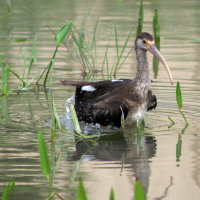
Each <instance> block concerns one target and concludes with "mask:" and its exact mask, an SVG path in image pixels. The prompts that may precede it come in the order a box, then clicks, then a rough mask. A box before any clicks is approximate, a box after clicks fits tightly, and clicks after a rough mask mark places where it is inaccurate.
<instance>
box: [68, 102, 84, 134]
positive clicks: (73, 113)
mask: <svg viewBox="0 0 200 200" xmlns="http://www.w3.org/2000/svg"><path fill="white" fill-rule="evenodd" d="M70 112H71V117H72V122H73V125H74V130H75V132H76V133H77V134H82V131H81V127H80V124H79V122H78V117H77V115H76V111H75V108H74V105H72V104H70Z"/></svg>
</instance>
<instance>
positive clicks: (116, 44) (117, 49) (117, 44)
mask: <svg viewBox="0 0 200 200" xmlns="http://www.w3.org/2000/svg"><path fill="white" fill-rule="evenodd" d="M114 28H115V47H116V52H117V58H118V57H119V41H118V34H117V27H116V25H114Z"/></svg>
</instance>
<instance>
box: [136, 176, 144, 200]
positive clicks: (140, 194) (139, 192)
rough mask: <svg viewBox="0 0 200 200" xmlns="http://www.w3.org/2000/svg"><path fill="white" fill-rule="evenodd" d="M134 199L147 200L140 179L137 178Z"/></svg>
mask: <svg viewBox="0 0 200 200" xmlns="http://www.w3.org/2000/svg"><path fill="white" fill-rule="evenodd" d="M134 200H146V194H145V192H144V188H143V186H142V182H141V181H140V180H136V182H135V186H134Z"/></svg>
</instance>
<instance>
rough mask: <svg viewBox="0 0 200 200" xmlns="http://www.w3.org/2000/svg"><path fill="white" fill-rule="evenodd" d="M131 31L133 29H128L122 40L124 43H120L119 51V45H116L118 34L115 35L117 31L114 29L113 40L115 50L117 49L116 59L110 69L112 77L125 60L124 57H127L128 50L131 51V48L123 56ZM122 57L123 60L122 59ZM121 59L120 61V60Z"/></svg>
mask: <svg viewBox="0 0 200 200" xmlns="http://www.w3.org/2000/svg"><path fill="white" fill-rule="evenodd" d="M132 32H133V30H131V31H130V33H129V34H128V36H127V38H126V40H125V42H124V45H122V47H121V52H119V51H120V50H119V46H118V39H117V38H118V36H117V31H115V41H116V51H117V59H116V62H114V64H113V66H112V69H111V75H113V76H114V77H115V76H116V74H117V71H118V70H119V69H120V68H121V67H122V65H123V64H124V62H125V61H126V59H127V58H128V56H129V54H130V52H131V51H132V49H131V50H130V51H129V52H128V53H127V54H126V55H125V56H124V53H125V50H126V49H127V45H128V42H129V40H130V38H131V35H132ZM122 58H123V60H122ZM121 60H122V61H121Z"/></svg>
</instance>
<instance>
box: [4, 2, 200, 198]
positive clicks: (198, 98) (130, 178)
mask: <svg viewBox="0 0 200 200" xmlns="http://www.w3.org/2000/svg"><path fill="white" fill-rule="evenodd" d="M7 2H9V1H1V2H0V55H2V56H4V59H5V60H6V62H7V63H9V65H10V66H11V67H12V69H13V70H15V71H16V72H18V73H19V74H22V72H23V56H22V52H23V51H24V49H26V50H27V55H28V56H30V51H31V47H32V41H33V40H34V37H35V34H36V33H37V46H36V58H37V61H36V63H35V64H34V66H33V69H32V72H31V76H30V78H32V77H34V76H38V74H41V72H42V71H43V70H44V68H45V66H47V65H48V63H49V61H50V59H51V57H52V55H53V52H54V49H55V47H56V44H55V42H54V33H55V32H57V31H58V30H59V29H60V27H61V26H63V25H64V24H65V22H66V21H67V20H72V21H73V22H74V24H75V25H76V27H77V28H78V29H81V27H82V28H83V30H84V31H85V39H86V41H88V42H90V41H91V38H92V37H93V31H94V24H95V22H97V20H98V17H99V23H98V28H97V34H96V45H97V52H96V58H97V59H96V61H95V63H96V64H95V66H96V68H95V70H96V71H97V73H95V74H92V75H86V77H85V78H86V79H87V80H102V79H105V78H107V77H108V76H107V74H108V73H107V70H106V68H105V69H104V71H103V73H101V69H102V63H103V58H104V55H105V52H106V49H107V45H108V43H109V41H110V43H109V44H110V48H109V53H108V65H109V66H112V64H113V62H114V61H115V58H116V49H115V48H114V45H115V39H114V36H113V35H114V28H113V27H114V24H115V25H116V27H117V31H118V39H119V44H120V45H123V44H124V42H125V40H126V38H127V37H128V35H129V33H130V31H131V30H132V29H133V30H134V31H133V33H132V37H133V38H131V39H130V41H129V43H128V47H127V52H128V51H129V50H130V49H131V48H132V47H133V44H134V37H135V32H136V28H137V17H138V10H139V5H140V2H139V1H134V0H109V1H103V0H99V1H92V0H82V1H78V0H57V1H53V0H48V1H47V0H40V1H38V0H36V1H31V0H18V1H11V7H10V9H11V13H10V14H9V6H8V4H7ZM155 8H157V9H158V13H159V21H160V26H161V52H162V54H163V55H164V57H165V59H166V60H167V62H168V64H169V66H170V68H171V71H172V74H173V77H174V79H175V80H176V81H179V82H180V83H181V87H182V97H183V109H182V110H183V112H184V114H185V116H186V117H187V120H188V122H189V126H187V127H186V124H185V121H184V119H183V117H182V116H181V114H180V113H179V112H178V109H177V104H176V95H175V90H176V88H175V86H171V85H170V83H169V80H168V77H167V73H166V71H165V70H164V69H163V67H162V66H161V65H160V67H159V72H158V76H157V78H155V74H154V73H153V70H152V79H153V81H154V82H153V83H152V90H153V92H154V94H155V95H156V96H157V99H158V106H157V108H156V110H154V111H152V112H148V113H146V116H145V123H146V124H145V127H144V129H143V131H142V132H143V134H142V136H141V139H140V143H139V144H138V141H137V138H136V137H135V136H134V133H135V130H132V134H130V133H126V132H122V131H119V132H118V134H116V135H115V136H113V137H102V138H100V139H99V140H98V141H96V142H95V145H94V144H93V143H91V142H88V141H79V142H77V141H76V140H75V139H74V138H73V137H72V136H70V135H68V134H66V133H62V134H61V133H60V132H59V131H58V135H57V139H56V146H55V148H56V153H57V155H61V157H60V159H59V161H58V162H57V166H56V167H57V170H56V174H55V177H54V186H53V188H54V191H56V192H57V193H58V194H59V195H60V196H61V197H62V198H63V199H70V200H71V199H75V198H76V188H77V183H78V180H79V178H80V177H81V178H82V179H83V181H84V185H85V188H86V191H87V195H88V199H90V200H91V199H92V200H106V199H109V193H110V189H111V188H113V189H114V191H115V196H116V199H118V200H120V199H123V200H129V199H133V186H134V183H135V180H136V178H137V179H139V180H141V182H142V184H143V186H144V189H145V192H146V195H147V198H148V199H149V200H155V199H157V200H158V199H159V200H160V199H169V200H172V199H173V200H183V199H192V200H198V199H199V198H200V167H199V166H200V165H199V164H200V123H199V119H200V90H199V85H200V70H199V66H200V57H199V55H200V39H199V33H200V22H199V19H200V12H199V10H200V2H199V0H191V1H186V0H177V1H173V0H168V1H159V0H154V1H153V0H149V1H148V0H147V1H144V27H143V30H144V31H146V32H150V33H152V32H153V31H152V18H153V13H154V9H155ZM22 38H23V39H22ZM19 40H21V42H19ZM69 49H70V48H66V47H65V46H64V45H61V46H60V47H59V51H58V53H57V55H56V60H55V64H54V69H53V73H52V74H51V76H52V81H51V82H52V83H51V85H50V86H49V91H51V93H50V92H49V91H48V92H47V93H45V92H44V91H43V90H42V91H39V92H36V91H32V90H31V91H23V92H20V93H18V92H17V90H13V89H17V88H18V87H19V86H20V82H19V80H17V78H16V77H14V76H13V75H10V80H9V88H10V93H9V95H8V96H7V97H5V96H1V97H0V196H1V194H2V191H3V188H4V187H5V186H6V184H7V183H8V181H9V180H10V179H12V180H13V181H14V182H15V183H16V188H15V189H14V191H13V194H12V199H18V200H19V199H20V200H23V199H31V200H36V199H45V198H47V197H48V184H47V182H46V179H45V177H44V176H43V174H42V172H41V169H40V164H39V154H38V134H37V133H38V131H43V132H44V134H45V140H46V142H47V144H48V146H49V154H50V155H51V157H52V159H53V150H52V149H51V145H50V142H49V141H50V128H49V121H50V120H51V118H52V115H53V114H52V111H51V95H52V96H53V98H54V101H55V105H56V107H57V112H58V114H59V116H60V118H61V119H62V121H63V124H64V126H66V127H67V126H68V122H65V121H66V119H65V115H66V109H65V103H66V99H68V98H70V97H72V96H73V95H74V88H73V87H64V86H62V85H61V84H60V82H59V80H64V79H68V80H81V79H83V78H84V77H83V73H82V66H81V64H80V63H79V62H77V61H75V60H74V59H73V58H72V55H74V52H72V51H70V50H69ZM127 52H126V53H127ZM124 55H125V54H124ZM149 63H150V65H151V66H152V56H151V55H149ZM135 66H136V60H135V54H134V51H132V52H131V53H130V55H129V57H128V58H127V59H126V61H125V63H124V64H123V66H122V68H121V69H120V70H119V72H118V73H117V78H132V77H134V74H135V72H136V69H135ZM102 74H103V75H102ZM168 117H171V118H172V119H173V120H174V121H175V124H174V125H172V124H171V121H170V120H169V119H168ZM93 132H94V133H97V132H99V129H97V128H94V130H93ZM181 142H182V146H181V147H182V148H181V156H180V158H179V159H178V160H177V156H176V150H177V143H178V144H180V143H181ZM56 198H57V199H59V197H58V196H57V197H56ZM56 198H55V199H56Z"/></svg>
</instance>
